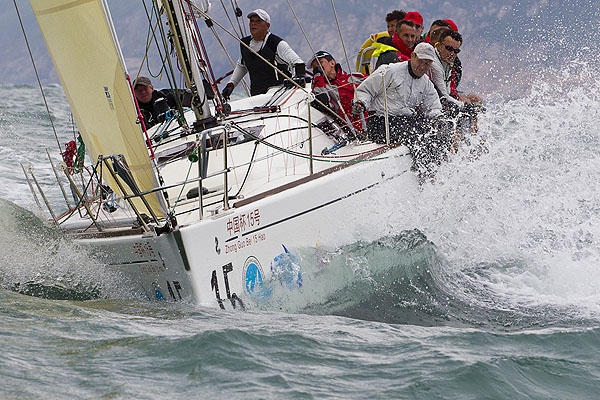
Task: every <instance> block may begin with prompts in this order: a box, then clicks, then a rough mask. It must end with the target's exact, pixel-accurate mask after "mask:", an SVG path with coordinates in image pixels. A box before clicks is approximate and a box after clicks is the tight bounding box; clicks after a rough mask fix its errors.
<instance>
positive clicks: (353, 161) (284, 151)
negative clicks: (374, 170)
mask: <svg viewBox="0 0 600 400" xmlns="http://www.w3.org/2000/svg"><path fill="white" fill-rule="evenodd" d="M231 126H232V127H234V128H235V129H237V130H238V131H240V132H242V133H243V134H244V135H247V136H248V137H250V138H252V139H254V140H257V141H259V142H260V143H262V144H264V145H266V146H268V147H271V148H273V149H275V150H279V151H281V152H283V153H287V154H290V155H293V156H296V157H300V158H304V159H307V160H308V159H311V158H312V159H313V160H315V161H321V162H331V163H360V162H365V161H377V160H385V159H386V158H388V157H387V156H386V157H376V158H368V159H364V160H332V159H330V158H337V157H328V158H324V157H319V156H315V155H312V156H311V155H307V154H304V153H299V152H297V151H291V150H288V149H285V148H283V147H280V146H277V145H275V144H272V143H269V142H267V141H265V140H264V139H261V138H260V137H258V136H255V135H253V134H251V133H250V132H248V131H246V130H245V129H244V128H242V127H240V126H238V125H237V124H236V123H232V124H231ZM302 129H303V128H302ZM381 147H384V146H381ZM381 147H378V148H376V149H373V150H369V151H366V152H364V153H359V154H368V153H371V152H374V151H377V150H379V149H381ZM403 155H408V154H403ZM352 156H354V154H353V155H352ZM338 157H339V156H338ZM348 157H350V156H348Z"/></svg>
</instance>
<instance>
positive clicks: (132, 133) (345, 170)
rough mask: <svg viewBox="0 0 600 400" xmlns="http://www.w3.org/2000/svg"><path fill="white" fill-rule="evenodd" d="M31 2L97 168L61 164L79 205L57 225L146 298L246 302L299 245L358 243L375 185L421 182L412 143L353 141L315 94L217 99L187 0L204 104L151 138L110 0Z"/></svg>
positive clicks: (182, 35)
mask: <svg viewBox="0 0 600 400" xmlns="http://www.w3.org/2000/svg"><path fill="white" fill-rule="evenodd" d="M30 2H31V6H32V8H33V11H34V14H35V16H36V18H37V21H38V24H39V26H40V29H41V31H42V34H43V36H44V39H45V41H46V44H47V47H48V50H49V53H50V55H51V58H52V60H53V62H54V65H55V67H56V71H57V73H58V76H59V78H60V82H61V84H62V87H63V88H64V91H65V94H66V96H67V99H68V101H69V104H70V106H71V112H72V114H73V118H74V120H75V122H76V124H77V127H78V129H79V131H80V134H81V138H82V140H83V142H84V143H85V146H86V149H87V152H88V155H89V159H90V160H91V162H92V165H90V166H89V167H88V168H87V175H85V174H84V173H82V172H75V171H74V170H73V168H72V166H71V167H70V166H69V165H66V164H65V163H60V165H57V166H56V169H59V170H61V172H64V174H65V175H64V177H63V176H61V178H60V179H58V178H57V179H58V180H59V183H60V182H61V181H63V183H62V184H61V187H63V186H66V187H68V188H70V191H71V193H70V194H69V195H67V194H66V192H68V191H69V190H68V189H64V192H65V200H66V201H67V203H68V204H70V203H72V202H73V201H75V203H76V204H70V205H69V211H68V212H66V213H64V214H63V215H57V214H56V213H55V212H53V210H52V208H51V207H49V209H50V212H51V214H52V219H53V223H54V224H55V225H56V226H57V227H59V228H60V230H61V231H63V232H64V234H65V235H66V236H68V237H70V238H71V239H72V240H74V241H75V242H77V243H79V244H81V245H82V246H84V247H86V248H88V249H89V250H90V252H91V253H93V254H95V256H96V257H98V258H99V259H100V260H101V261H102V262H103V263H105V264H106V265H108V266H109V267H110V268H112V269H114V270H115V271H118V272H119V274H120V276H122V277H123V280H124V281H125V282H127V284H128V285H129V286H130V287H131V288H132V290H133V291H134V292H137V293H139V294H140V296H141V297H142V298H146V299H149V300H167V301H190V302H194V303H197V304H201V305H206V306H212V307H221V308H236V307H243V306H244V300H245V299H246V298H248V297H251V296H256V295H257V294H260V293H261V290H262V289H263V287H264V286H265V285H266V283H267V282H271V281H272V280H276V279H279V278H281V276H282V274H281V273H280V272H281V269H282V268H289V263H288V262H286V258H287V260H288V261H289V259H290V257H292V255H293V252H294V249H299V248H306V247H309V248H310V247H318V246H323V245H327V246H338V245H341V244H343V243H344V242H345V241H349V240H352V239H353V235H354V234H355V231H356V229H358V225H357V220H358V219H360V218H361V216H360V215H356V214H355V213H354V212H353V210H355V207H356V205H357V204H364V203H368V199H369V197H370V196H372V192H373V191H374V190H375V189H376V188H377V187H379V186H381V185H383V184H384V183H385V182H388V181H392V180H393V181H398V185H399V186H401V187H406V188H407V189H410V188H416V187H417V186H418V180H417V178H416V176H415V174H413V173H411V165H412V160H411V157H410V155H409V154H408V149H407V148H406V147H404V146H400V145H383V146H382V145H379V144H376V143H373V142H370V141H369V140H364V139H361V138H358V137H349V136H348V135H347V134H346V133H345V132H344V131H343V130H342V129H340V127H339V125H338V124H336V122H335V121H333V120H332V119H331V118H330V117H328V116H327V115H324V114H323V113H321V112H320V111H318V110H317V109H315V108H314V107H312V106H311V102H312V101H314V98H313V97H312V96H311V93H310V85H307V84H300V85H298V84H297V83H295V84H292V85H282V86H276V87H272V88H270V89H269V91H268V92H267V93H265V94H259V95H255V96H251V97H248V98H243V99H239V100H235V101H231V102H230V103H229V104H228V106H230V107H231V110H229V109H228V107H226V106H225V104H223V103H222V102H220V99H219V97H218V96H216V98H215V99H214V100H212V103H211V100H209V98H208V97H209V96H207V93H206V91H205V86H204V85H203V83H202V82H203V80H206V79H207V76H209V75H210V74H209V73H208V71H207V66H206V63H205V58H203V54H202V49H201V46H199V45H198V43H199V42H200V37H199V32H198V28H197V23H196V18H197V17H198V16H203V18H204V19H206V18H207V16H206V15H207V14H206V11H207V10H205V9H204V10H203V9H199V7H198V5H196V4H193V3H192V2H191V1H190V0H163V1H162V6H163V17H164V18H166V20H167V21H168V26H169V29H170V30H171V33H172V35H173V38H175V39H174V45H175V48H176V52H177V57H178V62H179V65H180V66H181V69H182V71H183V72H182V74H183V77H184V80H185V84H186V87H187V88H188V89H189V90H191V91H192V92H193V94H194V96H196V99H197V101H195V103H193V104H192V107H191V108H190V109H186V110H184V111H183V115H176V116H174V117H167V118H165V120H164V122H162V123H161V124H158V125H156V126H154V127H152V128H151V129H148V130H147V131H146V132H144V129H143V124H142V123H141V122H142V121H140V116H139V110H138V109H137V108H136V102H135V96H134V95H133V88H132V83H131V82H132V79H131V78H130V75H129V73H128V71H127V68H126V65H125V61H124V57H123V54H122V52H121V48H120V46H119V42H118V40H117V35H116V32H115V29H114V26H113V23H112V20H111V15H110V12H109V9H108V5H107V3H106V0H86V1H73V0H30ZM89 38H93V40H89ZM79 161H81V160H79ZM65 183H66V184H65ZM411 193H414V192H411V191H410V190H406V191H405V193H394V194H393V195H394V196H395V198H397V199H398V201H402V196H409V195H411ZM69 198H70V201H69ZM298 275H299V274H298ZM295 279H296V281H297V282H296V283H298V284H300V283H301V282H299V281H300V280H301V277H300V276H297V277H295Z"/></svg>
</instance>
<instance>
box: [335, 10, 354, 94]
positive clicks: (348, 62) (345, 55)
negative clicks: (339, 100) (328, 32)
mask: <svg viewBox="0 0 600 400" xmlns="http://www.w3.org/2000/svg"><path fill="white" fill-rule="evenodd" d="M331 7H333V15H334V16H335V23H336V24H337V29H338V33H339V34H340V40H341V41H342V49H343V50H344V57H346V64H348V71H352V67H351V66H350V61H349V60H348V53H347V52H346V45H345V44H344V37H343V36H342V30H341V28H340V21H338V17H337V12H336V11H335V4H334V3H333V0H331ZM350 80H351V81H352V83H354V79H353V77H352V74H350Z"/></svg>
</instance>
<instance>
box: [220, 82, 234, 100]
mask: <svg viewBox="0 0 600 400" xmlns="http://www.w3.org/2000/svg"><path fill="white" fill-rule="evenodd" d="M233 88H234V86H233V83H231V82H230V83H228V84H227V86H225V88H224V89H223V92H221V94H222V95H223V98H224V99H225V100H229V97H231V93H233Z"/></svg>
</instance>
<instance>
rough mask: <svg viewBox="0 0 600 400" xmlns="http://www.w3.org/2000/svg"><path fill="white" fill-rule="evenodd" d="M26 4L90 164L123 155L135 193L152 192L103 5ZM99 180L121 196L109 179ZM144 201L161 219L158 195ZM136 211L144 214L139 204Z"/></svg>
mask: <svg viewBox="0 0 600 400" xmlns="http://www.w3.org/2000/svg"><path fill="white" fill-rule="evenodd" d="M30 3H31V7H32V8H33V12H34V14H35V16H36V18H37V21H38V24H39V26H40V30H41V31H42V34H43V36H44V39H45V41H46V45H47V47H48V51H49V53H50V56H51V57H52V61H53V62H54V66H55V67H56V71H57V73H58V76H59V78H60V81H61V84H62V86H63V89H64V91H65V93H66V95H67V98H68V100H69V104H70V105H71V111H72V113H73V116H74V118H75V121H76V123H77V127H78V128H79V130H80V132H81V135H82V136H83V140H84V142H85V144H86V145H87V147H88V150H89V152H90V156H91V157H92V160H96V159H97V158H98V156H99V155H104V156H108V155H113V154H115V155H116V154H123V155H124V156H125V159H126V161H127V163H128V165H129V168H130V169H131V172H132V175H133V177H134V179H135V181H136V184H137V186H138V188H139V190H140V191H142V192H143V191H146V190H150V189H152V188H153V187H154V186H155V175H154V173H153V170H152V164H151V162H150V159H149V157H148V152H147V149H146V144H145V142H144V138H143V134H142V132H141V130H140V127H139V126H138V125H137V124H136V118H137V113H136V110H135V105H134V102H133V97H132V94H131V90H130V87H129V84H128V82H127V80H126V79H125V76H126V68H125V65H124V62H123V58H122V55H121V51H120V49H119V47H118V42H117V40H116V37H115V35H114V30H113V27H112V22H111V20H110V16H109V15H108V11H107V10H108V9H107V8H106V6H105V4H104V1H103V0H30ZM104 178H105V179H106V180H107V181H108V183H109V185H110V186H111V187H112V188H113V190H115V191H116V192H118V193H120V190H119V188H118V187H116V185H114V184H112V183H113V182H112V179H111V178H110V177H109V174H104ZM121 194H122V193H121ZM146 200H147V202H148V203H149V204H150V207H151V208H152V209H153V211H154V213H155V215H157V216H159V217H160V216H162V215H163V212H161V210H160V201H159V199H158V197H157V195H148V196H146ZM136 206H137V207H138V208H139V209H140V210H142V211H143V210H145V207H144V206H143V204H142V202H141V201H139V199H138V200H137V201H136Z"/></svg>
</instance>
